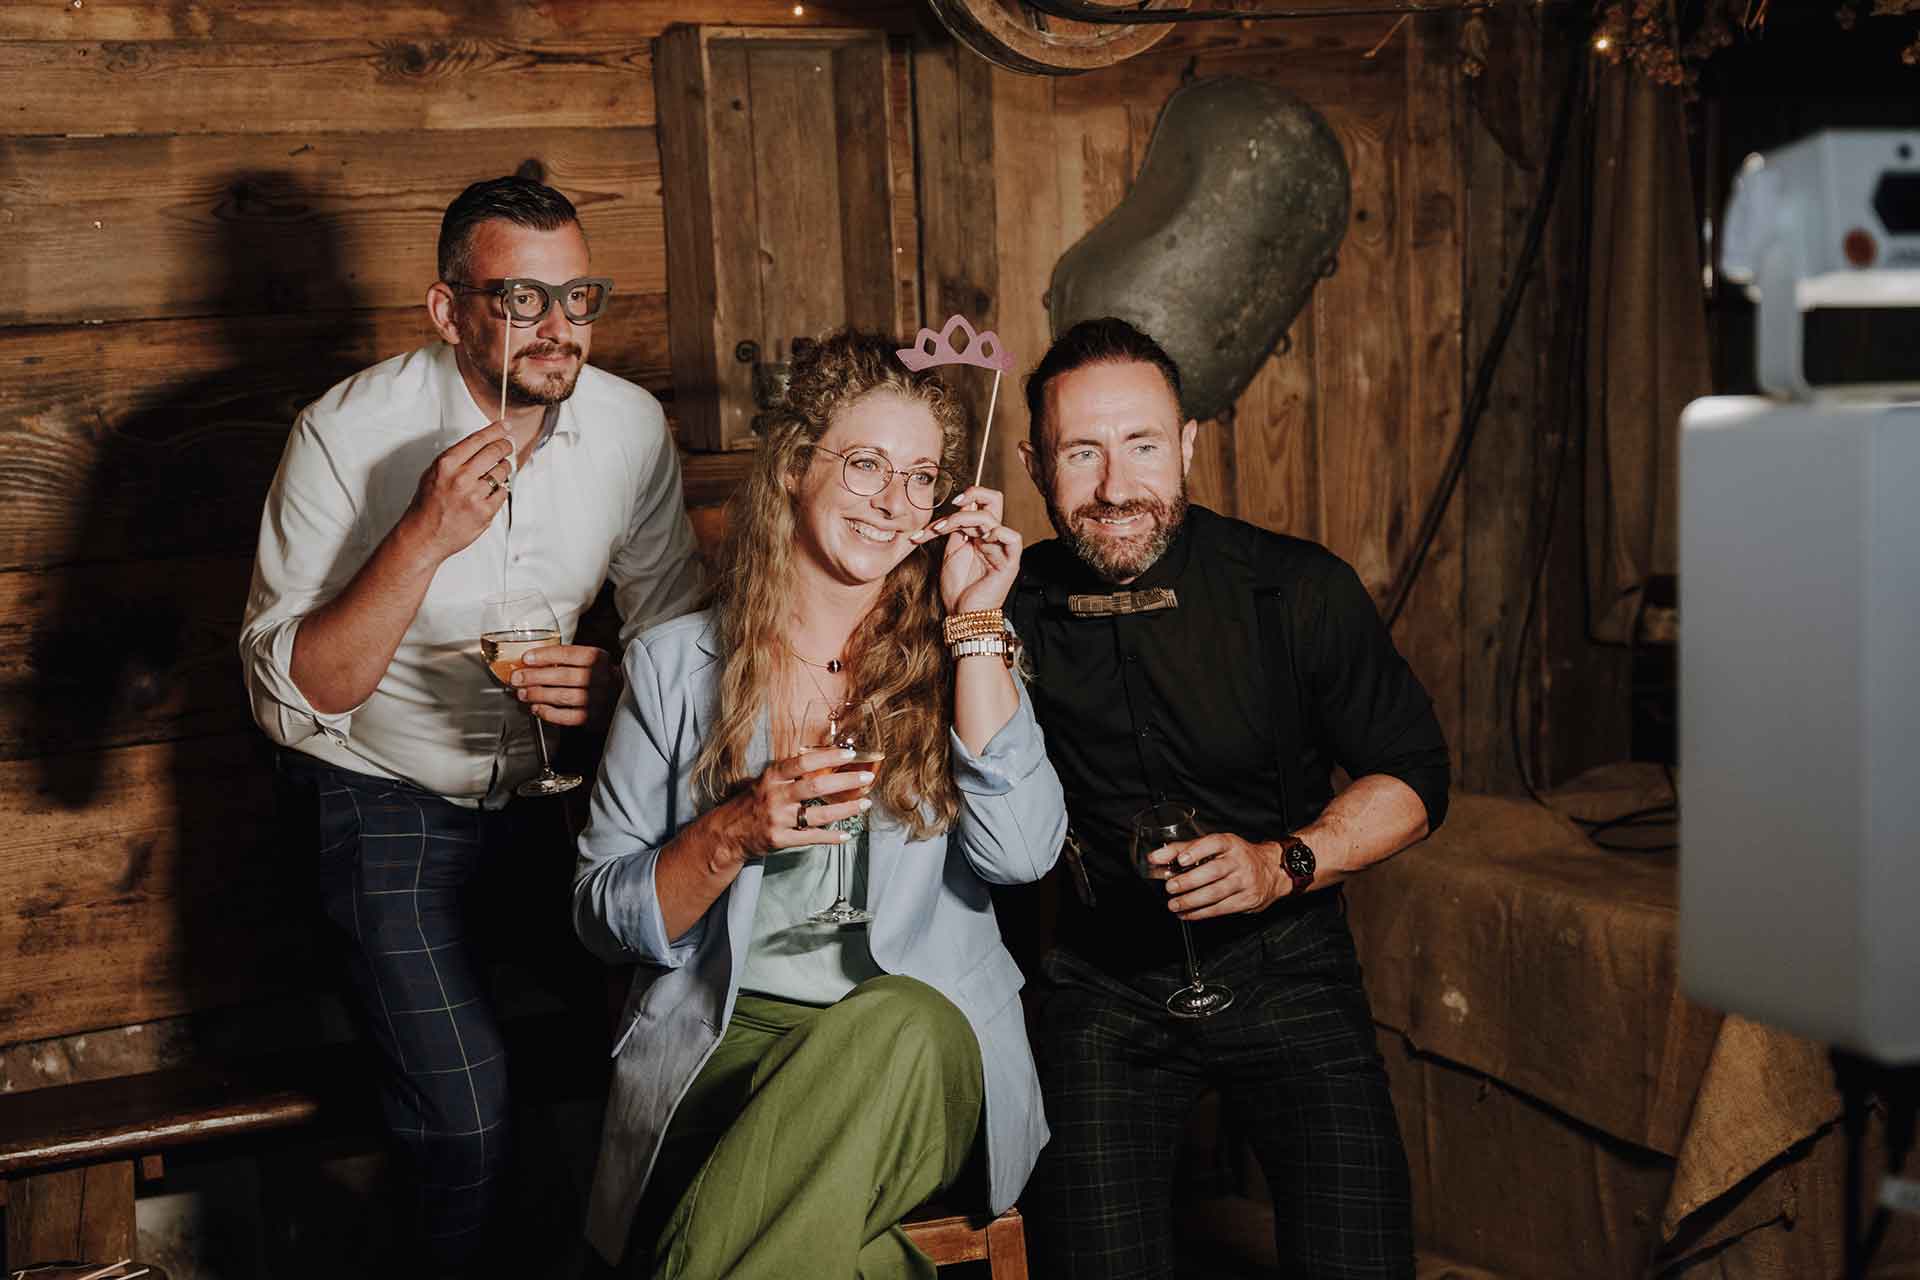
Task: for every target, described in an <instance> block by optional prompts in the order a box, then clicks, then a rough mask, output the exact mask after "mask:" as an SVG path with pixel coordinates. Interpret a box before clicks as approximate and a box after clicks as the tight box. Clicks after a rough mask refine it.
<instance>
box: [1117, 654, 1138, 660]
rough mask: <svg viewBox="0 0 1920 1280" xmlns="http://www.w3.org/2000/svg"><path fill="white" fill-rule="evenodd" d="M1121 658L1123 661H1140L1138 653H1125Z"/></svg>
mask: <svg viewBox="0 0 1920 1280" xmlns="http://www.w3.org/2000/svg"><path fill="white" fill-rule="evenodd" d="M1120 660H1121V661H1122V662H1138V661H1140V655H1139V654H1137V653H1123V654H1121V655H1120Z"/></svg>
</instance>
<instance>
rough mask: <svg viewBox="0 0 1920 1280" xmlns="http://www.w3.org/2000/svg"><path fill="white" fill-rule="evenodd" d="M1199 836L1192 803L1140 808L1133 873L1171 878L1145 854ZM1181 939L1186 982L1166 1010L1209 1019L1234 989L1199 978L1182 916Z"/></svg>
mask: <svg viewBox="0 0 1920 1280" xmlns="http://www.w3.org/2000/svg"><path fill="white" fill-rule="evenodd" d="M1200 835H1201V831H1200V823H1199V820H1198V819H1197V818H1195V817H1194V814H1193V809H1192V807H1191V806H1188V805H1184V804H1172V803H1168V802H1165V801H1163V802H1161V803H1160V804H1156V805H1151V806H1149V807H1147V808H1145V809H1142V810H1141V811H1140V812H1138V813H1136V814H1134V815H1133V850H1132V852H1133V873H1134V874H1135V875H1137V876H1139V877H1140V878H1141V879H1143V880H1155V881H1165V880H1169V879H1171V878H1172V877H1173V876H1174V874H1175V873H1174V872H1173V871H1172V870H1170V869H1169V868H1166V867H1156V866H1154V865H1153V864H1152V863H1150V862H1148V861H1147V855H1148V854H1150V853H1152V852H1153V851H1154V850H1156V849H1163V848H1165V847H1166V846H1167V845H1170V844H1174V843H1176V842H1178V841H1182V840H1198V839H1199V838H1200ZM1180 940H1181V941H1182V942H1183V943H1185V944H1186V949H1187V985H1186V986H1184V987H1182V988H1180V989H1179V990H1178V991H1176V992H1174V993H1173V994H1172V995H1170V996H1168V997H1167V1012H1168V1013H1171V1014H1172V1015H1173V1016H1174V1017H1176V1018H1210V1017H1212V1016H1213V1015H1214V1014H1216V1013H1219V1012H1220V1011H1221V1010H1222V1009H1225V1008H1226V1007H1227V1006H1228V1005H1230V1004H1232V1003H1233V990H1232V989H1231V988H1229V987H1226V986H1223V985H1221V984H1220V983H1218V982H1213V983H1209V982H1207V981H1205V980H1204V979H1202V978H1201V976H1200V961H1199V959H1198V958H1197V957H1196V956H1195V955H1194V951H1193V926H1191V925H1189V924H1188V923H1187V922H1186V920H1185V919H1182V920H1181V921H1180Z"/></svg>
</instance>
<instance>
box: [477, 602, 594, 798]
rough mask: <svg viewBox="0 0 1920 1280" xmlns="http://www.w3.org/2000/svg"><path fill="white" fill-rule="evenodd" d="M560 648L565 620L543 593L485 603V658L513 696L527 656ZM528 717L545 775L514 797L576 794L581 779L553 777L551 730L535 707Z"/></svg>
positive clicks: (521, 787) (564, 775)
mask: <svg viewBox="0 0 1920 1280" xmlns="http://www.w3.org/2000/svg"><path fill="white" fill-rule="evenodd" d="M559 643H560V620H559V619H558V618H556V617H554V614H553V606H552V605H550V604H548V603H547V598H546V597H545V596H543V595H541V594H540V593H539V592H538V591H535V590H533V589H532V588H528V589H527V590H525V591H509V592H505V593H504V594H501V595H494V596H488V597H487V598H486V600H485V601H483V602H482V604H481V611H480V656H481V657H482V658H484V659H485V660H486V663H487V670H488V671H491V672H492V673H493V678H494V679H495V680H498V681H499V682H500V683H501V684H502V685H504V686H506V688H507V689H508V690H509V691H511V690H512V688H513V673H514V672H516V671H518V670H519V669H520V668H521V666H522V665H524V659H525V657H526V653H527V650H529V649H538V648H540V647H541V646H542V645H549V644H559ZM527 714H528V715H529V716H531V717H532V719H533V736H534V740H535V741H536V742H538V743H539V744H540V774H539V776H538V777H533V778H528V779H527V780H526V781H525V782H523V783H521V784H520V785H519V786H517V787H515V788H514V789H513V791H514V794H515V795H522V796H557V795H559V794H560V793H561V792H562V791H571V790H573V789H574V788H575V787H577V786H579V785H580V783H581V782H582V781H583V779H582V778H581V777H580V775H579V774H577V773H555V772H554V771H553V762H552V761H551V760H550V759H548V757H547V734H546V730H545V729H543V728H542V727H541V724H540V717H539V716H536V715H534V714H533V707H532V706H531V705H529V706H528V707H527Z"/></svg>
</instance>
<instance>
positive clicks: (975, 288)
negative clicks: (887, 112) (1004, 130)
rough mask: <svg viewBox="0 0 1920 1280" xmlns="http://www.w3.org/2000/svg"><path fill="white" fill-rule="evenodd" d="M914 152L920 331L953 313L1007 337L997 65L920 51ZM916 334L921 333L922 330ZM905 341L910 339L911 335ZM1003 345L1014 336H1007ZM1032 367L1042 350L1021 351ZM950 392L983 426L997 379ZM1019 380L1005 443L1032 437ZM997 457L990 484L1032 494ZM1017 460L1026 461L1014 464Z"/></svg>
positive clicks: (1009, 388) (1009, 396)
mask: <svg viewBox="0 0 1920 1280" xmlns="http://www.w3.org/2000/svg"><path fill="white" fill-rule="evenodd" d="M913 78H914V145H915V150H916V152H917V153H918V156H919V166H920V171H919V199H920V214H921V219H922V221H923V224H924V226H923V230H922V234H921V237H920V251H921V254H922V261H921V267H920V279H921V282H922V293H923V294H924V298H925V301H924V305H923V307H922V309H921V316H920V323H922V324H926V325H930V326H933V327H934V328H936V329H937V328H939V327H940V326H941V325H943V324H945V323H946V319H947V317H948V316H950V315H954V314H956V313H958V314H960V315H964V316H966V317H967V319H968V321H969V322H970V323H972V324H973V325H975V326H976V327H978V328H980V329H982V330H985V329H993V330H994V331H995V332H999V331H1000V330H999V325H1000V266H999V263H1000V251H999V246H998V243H997V239H996V237H997V226H998V222H997V216H996V211H995V193H996V191H997V189H998V184H999V182H1000V181H1001V179H1000V177H999V175H998V173H997V172H996V166H995V160H994V154H995V153H994V122H993V114H994V105H993V104H994V93H995V92H996V90H997V87H998V85H999V84H1000V81H999V79H998V78H997V77H996V76H995V75H994V73H993V71H992V69H991V67H990V66H989V65H988V63H987V62H986V61H985V60H984V59H982V58H978V57H975V56H974V55H973V54H971V53H969V52H967V51H966V50H964V49H961V48H959V47H958V46H957V45H955V44H953V43H951V42H948V41H939V42H934V41H922V42H920V43H917V44H916V45H915V47H914V51H913ZM916 328H917V326H916ZM903 336H905V335H903ZM1001 336H1002V339H1003V342H1004V340H1005V334H1004V333H1003V334H1002V335H1001ZM1012 350H1013V352H1014V355H1015V356H1016V358H1017V359H1019V360H1020V361H1022V362H1023V364H1024V365H1025V366H1028V367H1030V366H1031V365H1032V363H1033V361H1035V360H1037V359H1038V358H1039V353H1038V352H1036V351H1028V350H1024V349H1021V348H1018V347H1015V348H1012ZM951 385H953V386H956V387H958V388H959V389H960V393H961V394H962V395H964V396H965V397H966V398H967V401H968V403H969V404H970V405H971V406H972V409H973V418H974V422H975V423H976V424H984V423H985V419H986V412H987V407H988V404H989V401H990V398H991V394H990V393H991V389H992V380H991V379H990V378H988V377H985V376H968V375H967V372H966V371H965V370H964V369H962V370H960V371H956V373H955V376H954V377H953V378H952V382H951ZM1018 386H1019V383H1018V375H1017V374H1016V375H1014V376H1009V377H1007V378H1003V379H1002V380H1001V387H1000V391H1001V394H1000V404H999V406H998V407H997V408H996V409H995V410H994V417H995V423H994V427H993V435H994V437H995V438H996V439H1005V438H1007V437H1011V436H1018V435H1023V434H1024V433H1025V426H1026V424H1025V421H1024V417H1025V415H1023V414H1022V413H1021V412H1020V409H1019V403H1020V402H1019V394H1018ZM978 440H979V435H978V431H977V429H976V434H975V436H974V440H973V441H972V442H969V446H968V450H967V453H968V463H969V470H968V472H967V476H966V478H967V479H968V480H969V481H970V480H972V479H973V470H972V466H973V465H976V464H975V459H977V457H978V456H979V455H978V448H979V446H978V443H977V442H978ZM996 459H997V455H996V458H990V459H988V465H987V471H986V474H985V476H984V477H983V478H984V479H985V480H986V483H988V484H990V485H994V486H996V487H999V488H1002V489H1007V490H1009V496H1010V497H1011V490H1014V489H1019V488H1023V487H1025V486H1026V479H1025V473H1024V472H1022V471H1020V470H1019V469H1018V468H1017V467H1016V468H1015V469H1014V470H1013V471H1011V472H1006V473H1005V474H1003V470H1002V468H1001V467H1000V465H999V463H998V461H997V460H996ZM1014 461H1015V462H1017V461H1018V459H1017V458H1015V459H1014Z"/></svg>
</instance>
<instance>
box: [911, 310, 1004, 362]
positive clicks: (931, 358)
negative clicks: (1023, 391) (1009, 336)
mask: <svg viewBox="0 0 1920 1280" xmlns="http://www.w3.org/2000/svg"><path fill="white" fill-rule="evenodd" d="M956 332H957V333H959V334H960V335H962V336H963V337H964V338H965V339H966V341H965V343H964V344H956V343H955V341H954V334H955V333H956ZM896 354H897V355H899V357H900V363H901V364H903V365H905V366H907V368H909V369H911V370H913V371H914V372H915V373H918V372H920V371H921V370H922V369H931V368H933V367H934V366H936V365H943V364H971V365H977V366H978V367H980V368H982V369H992V370H993V371H994V372H995V373H1005V372H1008V371H1010V370H1011V369H1012V368H1013V357H1012V356H1010V355H1008V354H1007V353H1006V352H1005V351H1004V350H1003V349H1002V348H1001V346H1000V335H999V334H997V333H995V332H994V331H993V330H991V329H989V330H987V331H986V332H985V333H975V332H974V331H973V326H972V325H970V324H968V323H967V318H966V317H965V316H962V315H954V316H950V317H948V319H947V327H946V328H944V329H942V330H941V331H940V332H939V333H935V332H934V331H933V330H931V329H922V330H921V331H920V333H919V336H917V337H915V338H914V340H913V345H912V346H910V347H901V348H900V350H899V351H898V352H897V353H896Z"/></svg>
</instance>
